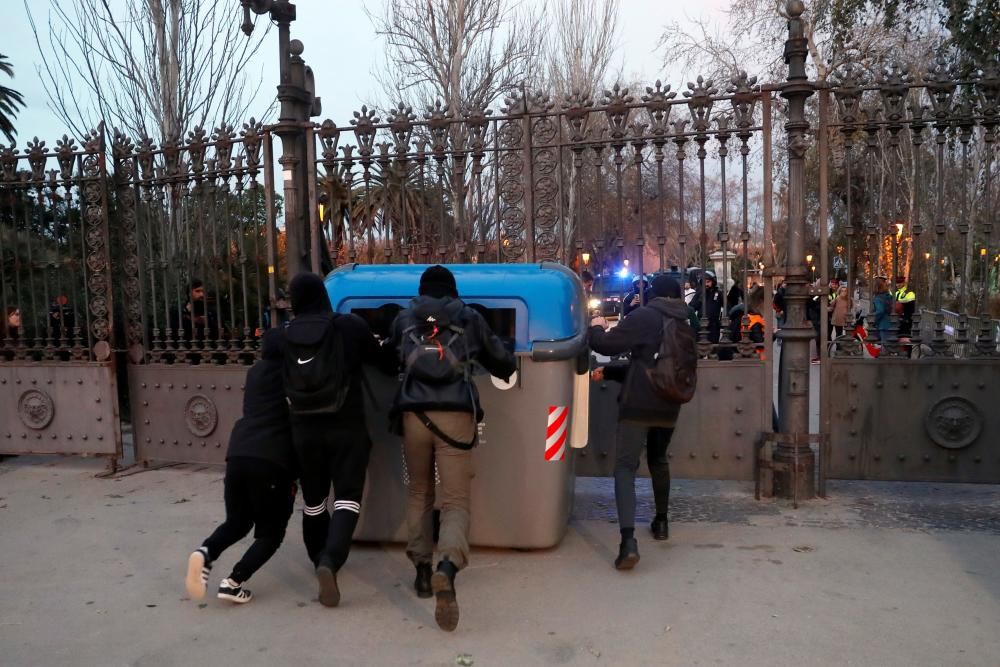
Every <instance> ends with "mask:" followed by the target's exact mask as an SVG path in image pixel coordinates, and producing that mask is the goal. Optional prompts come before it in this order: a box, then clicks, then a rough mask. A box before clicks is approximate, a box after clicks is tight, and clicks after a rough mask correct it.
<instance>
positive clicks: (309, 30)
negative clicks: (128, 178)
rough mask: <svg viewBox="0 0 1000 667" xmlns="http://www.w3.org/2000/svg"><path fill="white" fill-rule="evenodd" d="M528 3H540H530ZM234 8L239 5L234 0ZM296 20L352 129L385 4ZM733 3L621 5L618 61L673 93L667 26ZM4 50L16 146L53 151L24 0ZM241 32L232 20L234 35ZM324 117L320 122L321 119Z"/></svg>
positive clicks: (266, 78)
mask: <svg viewBox="0 0 1000 667" xmlns="http://www.w3.org/2000/svg"><path fill="white" fill-rule="evenodd" d="M525 1H526V2H527V3H528V4H532V3H535V2H537V3H539V4H541V3H542V2H543V0H525ZM232 2H233V4H234V5H237V4H238V0H232ZM27 3H28V4H29V6H30V7H31V8H32V11H33V12H34V13H35V16H36V23H37V24H38V26H39V29H40V30H42V29H44V24H45V17H46V15H47V14H48V11H49V10H48V7H49V0H27ZM295 4H296V7H297V14H298V16H297V20H296V21H295V23H293V24H292V37H293V38H294V39H299V40H301V41H302V42H303V44H304V45H305V52H304V53H303V57H304V58H305V60H306V63H307V64H308V65H310V66H311V67H312V70H313V73H314V75H315V77H316V94H317V95H319V96H320V97H321V98H322V100H323V114H322V118H331V119H332V120H333V121H334V122H335V123H337V124H338V125H344V124H347V122H348V121H349V120H350V119H351V118H352V117H353V112H354V111H355V110H357V109H360V107H361V105H362V104H363V103H364V102H366V101H368V100H372V99H378V98H379V97H380V95H379V91H378V90H377V87H376V83H375V80H374V77H373V75H372V72H373V69H374V68H375V67H376V66H377V64H378V62H379V58H380V56H381V53H382V51H383V46H382V44H381V43H380V40H379V39H378V37H377V36H376V35H375V30H374V28H373V26H372V23H371V20H370V19H369V18H368V16H367V14H366V13H365V7H366V6H367V7H368V8H369V9H370V10H371V11H373V12H376V13H377V12H378V11H379V10H380V8H381V7H382V0H298V1H297V2H296V3H295ZM728 5H729V2H728V0H701V1H700V2H697V3H692V2H677V1H670V0H621V11H620V19H619V25H620V37H619V57H620V59H621V61H622V64H623V72H624V74H625V77H626V78H627V79H629V80H641V81H646V82H648V83H650V84H651V83H652V82H653V81H655V80H656V79H658V78H659V79H662V80H663V81H664V83H670V84H671V85H672V86H673V88H674V90H678V89H680V88H681V87H682V85H683V84H685V83H686V81H681V80H679V79H680V73H679V72H669V71H665V69H664V66H663V62H662V57H661V56H660V55H659V54H658V52H657V48H656V45H657V42H658V41H659V38H660V36H661V35H662V34H663V32H664V27H665V26H666V25H667V24H668V23H671V22H673V21H677V22H687V21H691V20H693V19H696V18H700V17H703V18H707V19H709V20H710V21H711V22H712V23H714V24H716V25H724V24H725V23H726V20H727V16H726V13H725V8H726V7H728ZM0 25H3V26H4V30H3V36H2V37H0V53H4V54H6V55H7V56H8V58H9V59H10V61H11V63H12V64H13V66H14V69H15V78H14V79H13V81H10V80H5V81H4V84H5V85H8V86H10V87H12V88H14V89H15V90H18V91H20V92H21V93H22V94H23V95H24V98H25V108H24V109H22V110H21V111H20V112H19V113H18V116H17V119H16V121H15V125H16V127H17V130H18V142H17V143H18V145H19V146H22V147H23V146H24V145H25V143H26V142H27V141H28V140H30V139H31V138H32V137H35V136H37V137H39V138H40V139H43V140H45V141H46V142H47V143H48V145H49V146H53V145H54V144H55V141H56V139H57V138H59V137H61V136H62V135H63V134H64V133H66V132H67V131H68V130H67V128H65V127H64V126H63V124H62V123H61V122H60V121H59V120H58V119H57V118H56V116H55V115H54V114H53V113H52V112H51V111H50V110H49V109H48V99H47V97H46V93H45V90H44V88H43V86H42V82H41V80H40V79H39V76H38V75H37V73H36V67H37V66H38V64H39V63H40V58H39V54H38V47H37V46H36V44H35V40H34V36H33V35H32V32H31V27H30V24H29V22H28V16H27V12H26V10H25V5H24V0H0ZM238 29H239V22H238V21H234V24H233V30H238ZM277 51H278V44H277V32H276V31H271V33H270V34H269V35H268V37H267V40H266V42H265V44H264V46H263V47H262V49H261V52H260V53H259V54H258V55H257V58H256V63H255V65H256V66H255V67H254V68H253V71H254V72H255V73H256V72H259V73H260V76H261V79H262V81H263V85H262V86H261V93H262V94H261V100H260V103H259V104H258V105H256V108H257V109H259V110H263V109H265V108H266V107H267V104H268V100H267V99H265V98H267V97H269V96H272V95H273V94H274V90H275V89H274V86H276V85H277V80H278V64H277ZM318 120H319V119H318Z"/></svg>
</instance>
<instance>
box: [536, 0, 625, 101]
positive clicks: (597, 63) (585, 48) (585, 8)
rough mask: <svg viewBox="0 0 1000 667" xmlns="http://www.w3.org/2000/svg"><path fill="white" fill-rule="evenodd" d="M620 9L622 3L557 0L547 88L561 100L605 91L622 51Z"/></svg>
mask: <svg viewBox="0 0 1000 667" xmlns="http://www.w3.org/2000/svg"><path fill="white" fill-rule="evenodd" d="M619 6H620V2H619V0H554V2H553V4H552V5H551V8H550V12H549V29H548V31H547V32H548V34H549V36H550V39H549V41H548V48H547V49H546V60H547V62H546V68H545V73H546V76H547V78H548V81H546V82H545V84H546V88H547V89H548V90H551V91H552V92H553V93H554V94H555V95H556V96H557V97H565V96H566V95H569V94H570V93H573V92H574V91H577V92H582V93H584V94H596V93H597V92H598V91H600V90H603V86H604V83H605V77H606V76H607V73H608V68H609V67H611V64H612V61H613V60H614V58H615V55H616V53H617V51H618V9H619Z"/></svg>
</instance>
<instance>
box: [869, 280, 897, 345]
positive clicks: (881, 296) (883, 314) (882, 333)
mask: <svg viewBox="0 0 1000 667" xmlns="http://www.w3.org/2000/svg"><path fill="white" fill-rule="evenodd" d="M893 305H894V304H893V300H892V294H890V293H889V283H888V281H887V280H886V279H885V278H883V277H881V276H879V277H877V278H876V279H875V287H874V288H873V290H872V315H873V316H874V320H875V321H874V325H875V326H874V328H875V330H876V331H878V337H879V342H880V343H881V344H882V351H883V352H885V351H886V346H887V345H888V344H889V331H890V329H891V328H892V310H893Z"/></svg>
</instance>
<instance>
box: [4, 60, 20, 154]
mask: <svg viewBox="0 0 1000 667" xmlns="http://www.w3.org/2000/svg"><path fill="white" fill-rule="evenodd" d="M0 72H2V73H4V74H6V75H7V76H9V77H10V78H12V79H13V78H14V67H13V66H12V65H11V64H10V62H9V61H8V60H7V56H5V55H3V54H2V53H0ZM21 107H24V98H23V97H22V96H21V93H19V92H17V91H16V90H14V89H13V88H8V87H7V86H0V132H2V133H3V135H4V136H5V137H7V141H10V142H12V143H13V141H14V135H15V134H17V132H16V131H15V130H14V116H15V115H16V113H17V110H18V108H21Z"/></svg>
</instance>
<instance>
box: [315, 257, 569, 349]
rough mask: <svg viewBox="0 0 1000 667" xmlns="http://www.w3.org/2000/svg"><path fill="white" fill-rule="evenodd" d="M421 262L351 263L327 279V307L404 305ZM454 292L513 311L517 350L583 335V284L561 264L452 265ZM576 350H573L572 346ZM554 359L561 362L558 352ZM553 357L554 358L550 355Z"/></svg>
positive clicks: (340, 309) (345, 309)
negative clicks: (514, 310) (516, 319)
mask: <svg viewBox="0 0 1000 667" xmlns="http://www.w3.org/2000/svg"><path fill="white" fill-rule="evenodd" d="M428 266H429V265H423V264H374V265H362V264H352V265H347V266H343V267H341V268H339V269H337V270H336V271H333V272H332V273H330V274H329V275H328V276H327V277H326V290H327V294H328V295H329V297H330V304H331V305H332V306H333V309H334V310H335V311H337V312H341V313H344V312H350V311H351V310H352V309H353V308H357V307H370V306H371V305H373V304H374V303H375V302H378V303H380V304H384V303H396V304H399V305H400V306H406V305H407V304H409V302H410V299H412V298H413V297H414V296H416V294H417V287H418V286H419V283H420V275H421V274H422V273H423V272H424V270H425V269H426V268H427V267H428ZM447 266H448V269H449V270H450V271H451V272H452V273H453V274H454V275H455V281H456V283H457V284H458V293H459V295H460V296H461V298H462V300H463V301H465V302H466V303H470V304H477V303H478V304H481V305H483V306H485V307H487V308H491V307H492V308H504V307H508V308H515V309H516V311H517V317H518V320H521V319H522V318H525V319H527V323H526V324H527V326H526V327H525V326H524V324H525V323H524V322H521V321H519V322H518V327H517V329H518V335H517V341H516V343H517V348H518V349H521V350H524V351H527V350H534V349H535V348H536V347H537V346H538V344H539V343H545V342H554V341H567V340H569V339H579V343H580V346H581V347H582V344H583V338H585V336H586V328H587V324H588V322H587V319H586V315H587V313H586V304H585V303H584V297H583V284H582V283H581V282H580V280H579V278H578V277H577V276H576V274H575V273H573V272H572V271H571V270H569V269H567V268H566V267H564V266H562V265H560V264H554V263H548V262H543V263H540V264H451V265H447ZM574 347H575V346H574ZM557 357H558V358H565V356H564V355H563V354H558V355H557ZM550 358H556V357H550Z"/></svg>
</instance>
